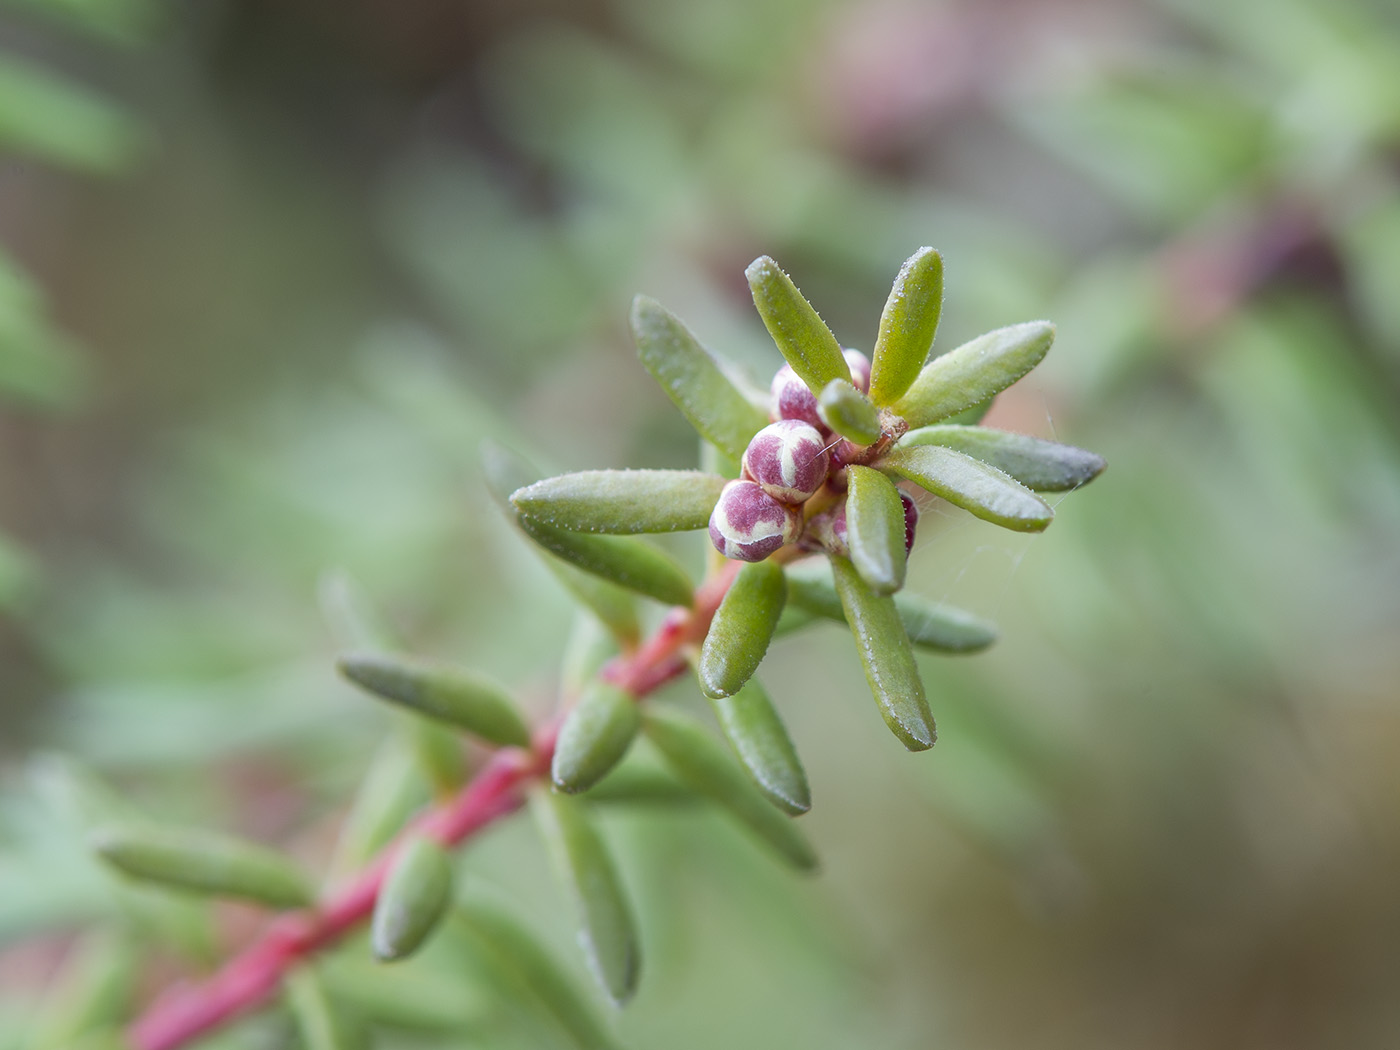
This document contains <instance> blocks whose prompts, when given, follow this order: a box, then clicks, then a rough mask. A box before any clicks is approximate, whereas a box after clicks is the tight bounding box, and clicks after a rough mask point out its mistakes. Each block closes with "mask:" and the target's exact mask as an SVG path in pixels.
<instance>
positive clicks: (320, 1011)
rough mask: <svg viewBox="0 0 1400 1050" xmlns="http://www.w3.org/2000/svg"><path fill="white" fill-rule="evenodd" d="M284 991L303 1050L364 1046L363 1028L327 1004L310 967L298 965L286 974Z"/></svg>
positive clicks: (358, 1048)
mask: <svg viewBox="0 0 1400 1050" xmlns="http://www.w3.org/2000/svg"><path fill="white" fill-rule="evenodd" d="M286 991H287V1005H288V1007H290V1009H291V1011H292V1016H293V1017H295V1018H296V1022H297V1029H298V1030H299V1031H300V1032H301V1042H302V1045H303V1046H304V1047H305V1048H306V1050H361V1048H363V1047H366V1046H368V1043H369V1041H368V1039H367V1038H366V1036H365V1032H364V1029H363V1028H362V1027H361V1026H360V1025H359V1024H358V1023H357V1022H356V1021H354V1020H352V1019H351V1018H350V1017H349V1016H348V1015H347V1014H346V1012H345V1011H344V1010H343V1009H342V1008H341V1007H340V1006H339V1005H338V1004H336V1003H334V1002H332V1001H331V998H330V996H328V995H327V994H326V989H325V986H324V985H322V983H321V979H320V977H319V976H317V974H316V972H315V970H313V969H312V968H311V967H310V966H300V967H298V968H297V969H295V970H293V971H292V972H291V973H289V974H288V975H287V978H286Z"/></svg>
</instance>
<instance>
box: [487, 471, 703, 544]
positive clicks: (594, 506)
mask: <svg viewBox="0 0 1400 1050" xmlns="http://www.w3.org/2000/svg"><path fill="white" fill-rule="evenodd" d="M724 484H725V480H724V478H722V477H720V476H719V475H718V474H705V473H702V472H701V471H698V470H583V471H579V472H578V473H576V474H561V475H559V476H558V477H554V478H545V479H544V480H543V481H537V482H535V483H534V484H533V485H527V486H525V487H524V488H522V489H519V490H518V491H516V492H515V493H514V494H513V495H512V496H511V497H510V501H511V503H513V504H515V508H516V509H517V510H518V511H520V513H521V514H524V515H525V516H526V517H529V518H533V519H534V520H535V521H542V522H544V523H545V524H546V525H554V526H556V527H557V528H561V529H572V530H573V531H575V532H609V533H637V532H684V531H688V530H690V529H703V528H704V527H705V526H706V525H708V524H709V521H710V512H711V511H713V510H714V509H715V502H716V501H717V500H718V499H719V492H720V489H722V488H724Z"/></svg>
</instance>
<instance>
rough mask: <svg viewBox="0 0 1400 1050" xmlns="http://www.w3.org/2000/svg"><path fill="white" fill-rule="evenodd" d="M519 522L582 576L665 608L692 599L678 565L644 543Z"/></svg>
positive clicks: (531, 521) (687, 580) (691, 588)
mask: <svg viewBox="0 0 1400 1050" xmlns="http://www.w3.org/2000/svg"><path fill="white" fill-rule="evenodd" d="M519 522H520V528H521V529H522V530H523V531H524V532H525V534H526V535H527V536H529V537H530V539H532V540H534V541H535V542H536V543H538V544H539V545H540V546H541V547H543V548H544V549H545V550H547V551H549V552H550V553H551V554H554V555H556V556H558V557H560V558H563V559H564V560H565V561H567V562H569V563H570V564H571V565H574V566H576V567H577V568H580V569H582V570H584V571H585V572H589V573H592V574H593V575H595V576H600V577H602V578H603V579H605V580H608V581H610V582H612V583H615V584H618V585H619V586H622V587H626V588H627V589H628V590H632V591H636V592H637V593H638V594H644V595H646V596H647V597H648V598H655V599H656V600H657V601H659V602H665V603H666V604H667V605H689V604H690V603H691V600H692V598H693V597H694V593H695V587H694V585H693V584H692V583H691V582H690V576H689V575H688V574H687V573H686V571H685V569H683V568H681V566H680V563H679V562H677V561H676V560H675V559H674V558H672V557H671V556H670V555H669V554H667V553H666V552H665V551H662V550H658V549H657V548H656V547H653V546H651V545H650V544H648V543H647V542H646V541H644V540H639V539H636V538H634V537H632V536H594V535H591V534H589V533H586V532H572V531H570V530H569V529H560V528H556V527H555V526H553V525H546V524H545V523H544V522H541V521H535V520H534V519H533V518H527V517H525V516H523V515H522V516H521V517H520V519H519Z"/></svg>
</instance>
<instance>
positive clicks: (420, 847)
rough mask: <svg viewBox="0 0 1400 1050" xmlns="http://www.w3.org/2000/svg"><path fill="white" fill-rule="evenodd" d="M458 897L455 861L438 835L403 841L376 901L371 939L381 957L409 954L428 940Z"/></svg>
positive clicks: (374, 949)
mask: <svg viewBox="0 0 1400 1050" xmlns="http://www.w3.org/2000/svg"><path fill="white" fill-rule="evenodd" d="M451 903H452V863H451V861H450V860H448V857H447V853H446V851H444V850H443V848H442V847H441V846H440V845H438V844H437V843H436V842H434V841H433V840H432V839H428V838H423V837H422V836H416V837H414V838H411V839H409V840H408V841H407V842H405V843H404V844H403V845H402V846H401V847H399V852H398V854H397V856H395V857H394V861H393V863H392V864H391V865H390V866H389V871H388V874H387V875H386V876H385V878H384V885H383V886H382V887H381V888H380V890H379V896H378V898H377V899H376V900H375V902H374V917H373V919H372V920H371V922H370V932H369V944H370V950H371V951H373V952H374V956H375V958H376V959H378V960H380V961H381V962H389V961H391V960H394V959H403V958H406V957H408V956H410V955H412V954H413V953H414V952H416V951H417V950H418V949H419V947H421V946H422V944H423V942H424V941H425V940H427V939H428V935H429V934H431V933H432V932H433V930H434V929H436V928H437V925H438V923H439V922H441V921H442V917H443V915H444V914H446V912H447V908H448V906H449V905H450V904H451Z"/></svg>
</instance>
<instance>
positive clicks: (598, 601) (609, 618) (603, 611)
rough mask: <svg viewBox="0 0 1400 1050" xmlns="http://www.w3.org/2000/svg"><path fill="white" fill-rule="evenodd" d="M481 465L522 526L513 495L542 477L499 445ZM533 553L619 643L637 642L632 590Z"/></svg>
mask: <svg viewBox="0 0 1400 1050" xmlns="http://www.w3.org/2000/svg"><path fill="white" fill-rule="evenodd" d="M481 461H482V468H483V470H484V471H485V474H486V484H487V487H488V489H489V490H490V492H491V495H492V496H494V497H495V499H496V501H497V502H498V503H499V504H500V506H501V508H502V509H503V510H504V511H505V512H506V513H507V514H508V515H510V520H511V521H512V522H514V523H515V524H516V525H519V524H520V512H519V511H518V510H516V509H515V506H514V504H512V503H511V502H510V495H511V493H512V492H515V491H516V490H517V489H521V488H524V487H525V486H526V485H529V484H531V483H533V482H534V481H535V479H537V478H538V477H539V473H538V472H537V471H536V470H535V469H534V468H533V467H531V466H530V464H529V463H527V462H526V461H525V460H524V459H523V458H521V457H520V456H519V455H518V454H516V453H515V452H513V451H511V450H510V449H508V448H506V447H505V446H504V445H500V444H497V443H496V442H487V443H486V444H485V445H484V446H483V447H482V451H481ZM531 549H532V550H534V551H535V552H536V553H537V554H539V556H540V559H541V561H543V562H544V565H545V567H546V568H548V569H549V571H550V572H551V573H553V574H554V577H555V579H557V580H558V581H559V582H560V583H561V584H563V586H564V588H565V590H567V591H568V592H569V593H570V594H572V595H573V596H574V598H575V599H577V600H578V601H579V602H580V603H581V604H582V605H585V606H587V607H588V608H589V609H590V610H592V612H593V615H595V616H597V617H598V619H599V620H600V621H601V622H602V623H603V624H604V626H606V627H607V628H608V630H609V631H611V632H612V634H613V637H615V638H616V639H617V640H618V642H620V643H621V644H623V645H630V644H632V643H634V642H636V640H637V639H638V637H640V635H641V630H642V629H641V623H640V622H639V621H638V619H637V603H636V601H635V600H634V599H633V597H632V593H631V592H630V591H629V590H626V589H624V588H622V587H619V586H617V585H616V584H614V583H610V582H609V581H608V580H605V579H602V578H601V577H599V576H595V575H594V574H592V573H591V572H584V571H582V570H580V569H577V568H575V567H574V566H573V565H570V564H568V562H567V561H565V560H562V559H560V558H558V557H556V556H552V555H550V554H549V553H548V552H547V551H546V550H542V549H541V548H540V547H539V546H538V545H535V546H532V547H531Z"/></svg>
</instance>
